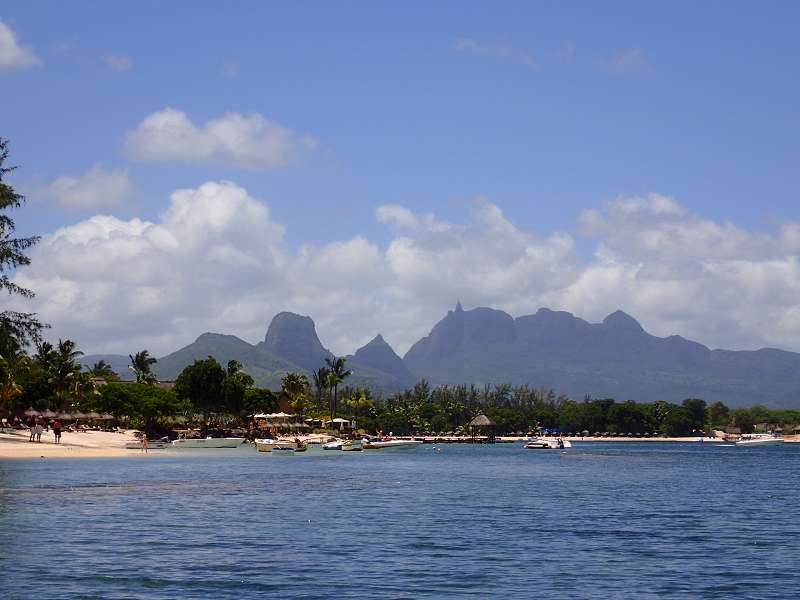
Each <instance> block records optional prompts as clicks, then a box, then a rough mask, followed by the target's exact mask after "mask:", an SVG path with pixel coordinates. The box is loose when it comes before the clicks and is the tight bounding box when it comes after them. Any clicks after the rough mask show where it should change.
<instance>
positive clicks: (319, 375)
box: [311, 367, 330, 411]
mask: <svg viewBox="0 0 800 600" xmlns="http://www.w3.org/2000/svg"><path fill="white" fill-rule="evenodd" d="M329 373H330V371H329V370H328V367H320V368H319V369H317V370H316V371H313V372H312V373H311V376H312V378H313V379H314V404H315V405H316V406H315V409H316V410H320V411H321V410H322V397H323V395H325V394H327V393H329V392H330V389H329V387H328V374H329Z"/></svg>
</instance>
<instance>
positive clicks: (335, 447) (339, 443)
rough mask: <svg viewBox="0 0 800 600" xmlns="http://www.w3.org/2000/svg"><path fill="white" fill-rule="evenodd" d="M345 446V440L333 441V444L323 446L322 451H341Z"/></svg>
mask: <svg viewBox="0 0 800 600" xmlns="http://www.w3.org/2000/svg"><path fill="white" fill-rule="evenodd" d="M343 444H344V440H333V441H332V442H328V443H327V444H322V449H323V450H341V449H342V445H343Z"/></svg>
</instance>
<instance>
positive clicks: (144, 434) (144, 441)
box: [142, 433, 147, 454]
mask: <svg viewBox="0 0 800 600" xmlns="http://www.w3.org/2000/svg"><path fill="white" fill-rule="evenodd" d="M142 452H144V453H145V454H147V434H146V433H142Z"/></svg>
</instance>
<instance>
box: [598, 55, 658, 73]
mask: <svg viewBox="0 0 800 600" xmlns="http://www.w3.org/2000/svg"><path fill="white" fill-rule="evenodd" d="M595 66H596V67H597V68H598V69H599V70H601V71H606V72H608V73H614V74H615V75H623V74H626V73H641V72H642V71H647V70H648V69H649V68H650V61H649V60H648V59H647V56H646V55H645V53H644V51H643V50H642V49H641V48H626V49H624V50H621V51H619V52H617V53H616V54H613V55H611V56H609V57H608V58H601V59H597V60H596V61H595Z"/></svg>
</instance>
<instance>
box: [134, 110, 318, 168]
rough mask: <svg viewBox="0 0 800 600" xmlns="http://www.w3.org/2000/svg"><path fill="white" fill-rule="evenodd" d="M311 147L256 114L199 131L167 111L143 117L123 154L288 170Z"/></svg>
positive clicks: (235, 115) (184, 116) (228, 115)
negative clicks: (288, 166)
mask: <svg viewBox="0 0 800 600" xmlns="http://www.w3.org/2000/svg"><path fill="white" fill-rule="evenodd" d="M316 145H317V142H316V140H314V139H313V138H311V137H309V136H303V135H298V134H296V133H295V132H293V131H292V130H291V129H288V128H287V127H284V126H283V125H280V124H279V123H275V122H274V121H269V120H267V119H265V118H264V117H263V116H262V115H260V114H258V113H249V114H246V115H243V114H240V113H236V112H229V113H226V114H224V115H223V116H221V117H219V118H216V119H211V120H209V121H208V122H206V123H205V124H204V125H203V126H200V127H198V126H197V125H195V124H194V123H192V121H191V120H190V119H189V117H188V115H187V114H186V113H184V112H182V111H179V110H176V109H174V108H169V107H168V108H165V109H163V110H161V111H158V112H155V113H153V114H151V115H149V116H147V117H145V119H144V120H143V121H142V122H141V123H140V124H139V125H138V126H137V127H136V129H134V130H133V131H130V132H129V133H128V136H127V150H128V152H129V153H130V155H131V156H133V157H134V158H136V159H139V160H148V161H179V162H187V163H203V164H213V163H224V164H229V165H235V166H239V167H248V168H257V169H273V168H278V167H284V166H287V165H288V164H290V163H292V162H294V161H295V160H296V159H297V158H298V157H300V156H301V155H302V154H304V153H306V152H308V151H309V150H311V149H313V148H314V147H316Z"/></svg>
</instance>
